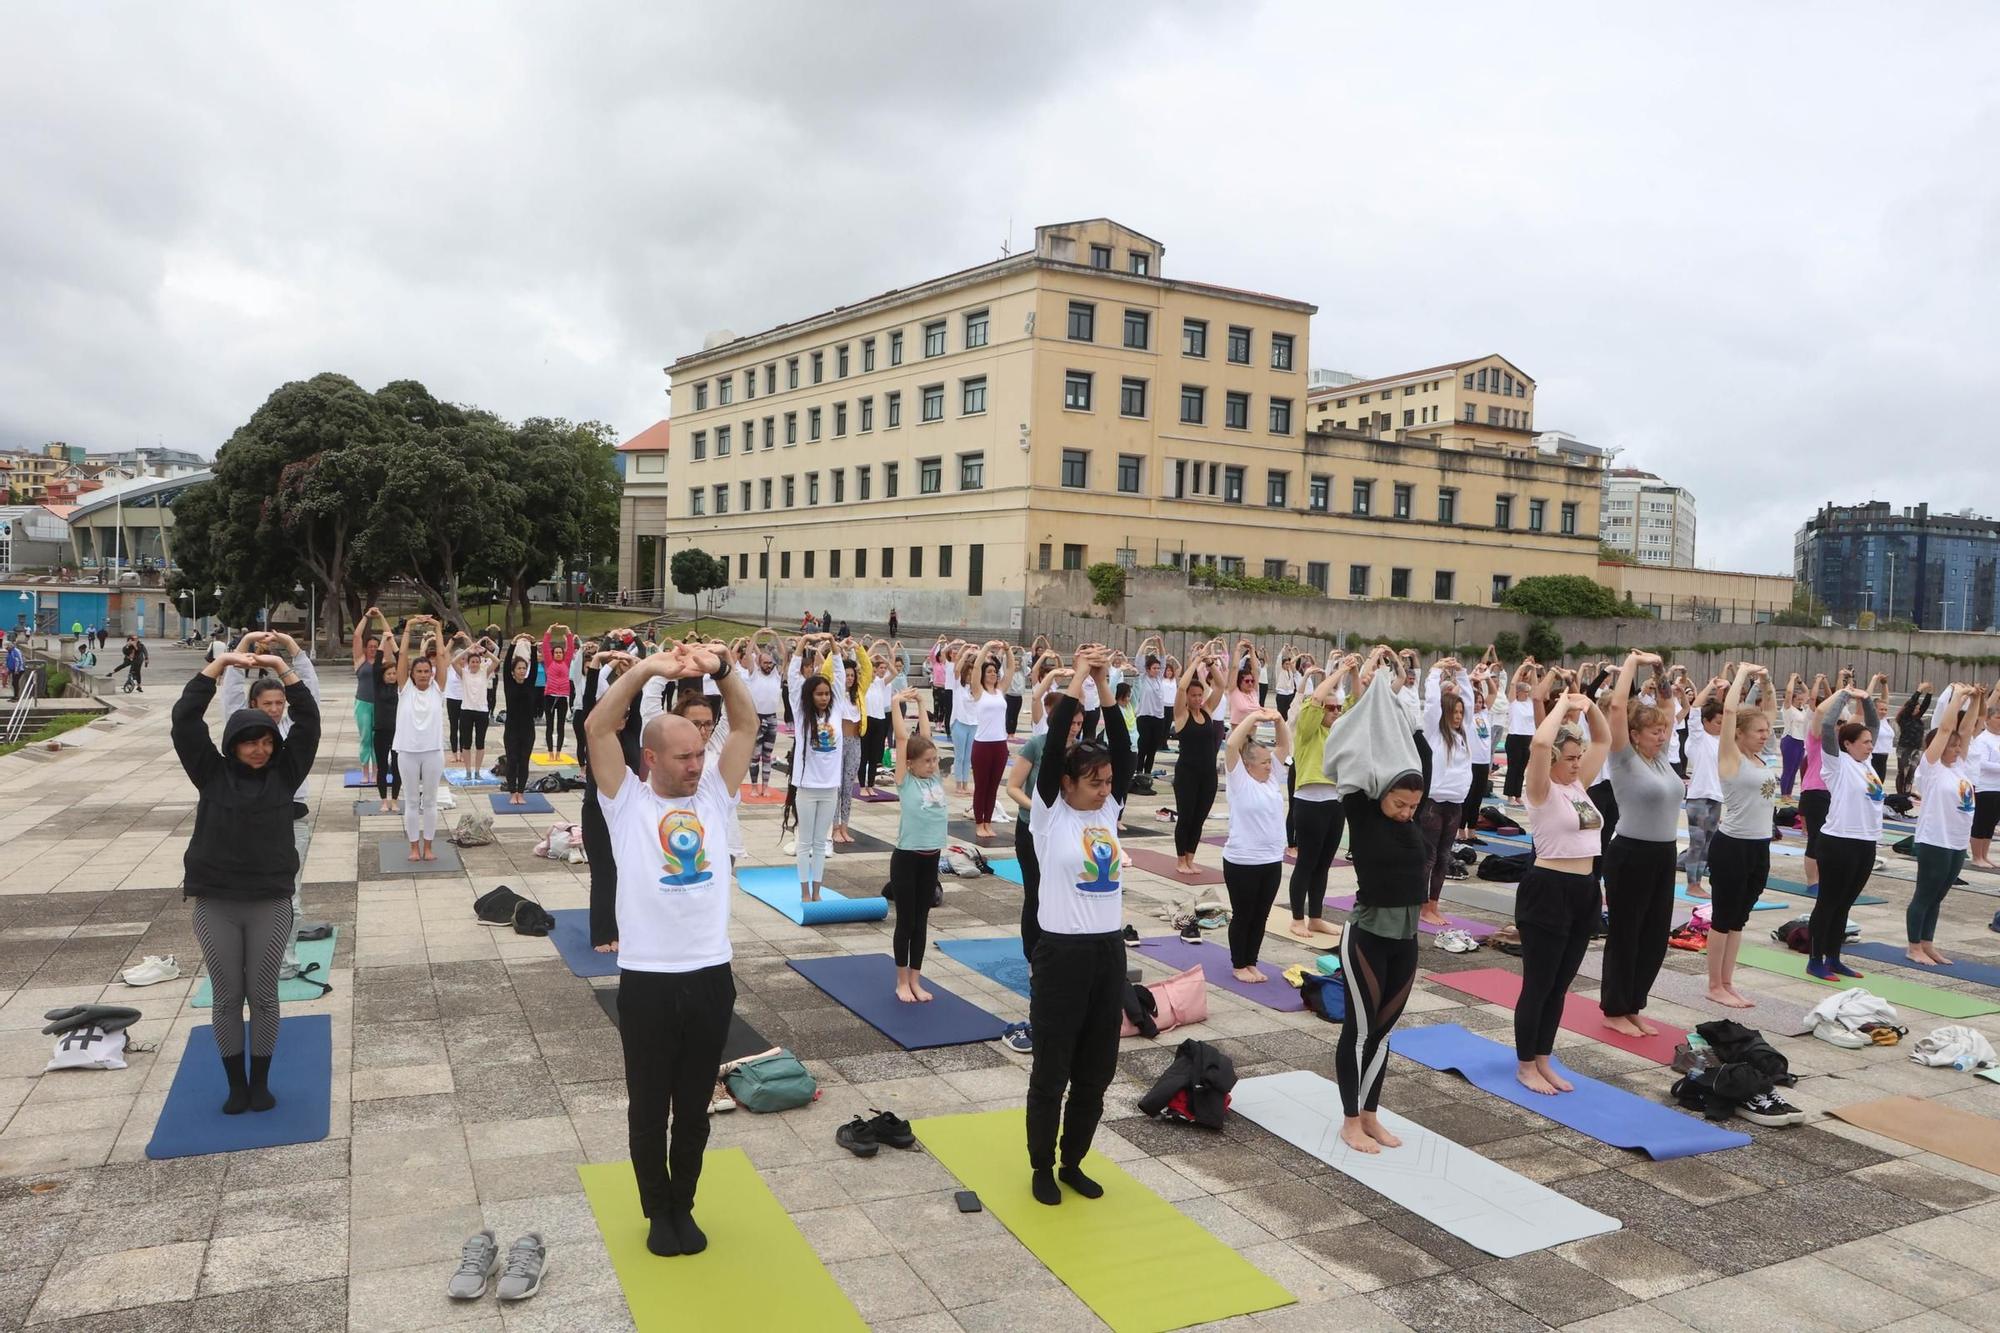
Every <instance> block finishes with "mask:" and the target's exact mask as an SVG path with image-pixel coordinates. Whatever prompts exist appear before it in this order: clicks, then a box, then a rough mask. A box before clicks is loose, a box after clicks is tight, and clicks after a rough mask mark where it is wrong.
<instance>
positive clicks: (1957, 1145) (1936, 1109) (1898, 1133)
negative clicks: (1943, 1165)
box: [1827, 1097, 2000, 1176]
mask: <svg viewBox="0 0 2000 1333" xmlns="http://www.w3.org/2000/svg"><path fill="white" fill-rule="evenodd" d="M1827 1114H1828V1115H1832V1116H1838V1117H1839V1118H1840V1119H1842V1120H1845V1121H1846V1122H1847V1123H1848V1124H1850V1125H1854V1126H1857V1127H1858V1128H1861V1129H1865V1130H1867V1131H1868V1132H1869V1133H1871V1134H1880V1135H1883V1136H1884V1137H1886V1138H1891V1139H1894V1140H1896V1141H1897V1142H1898V1143H1907V1144H1909V1145H1910V1146H1911V1147H1912V1148H1922V1149H1923V1150H1924V1151H1925V1152H1934V1153H1936V1154H1937V1155H1938V1156H1940V1157H1949V1158H1951V1160H1952V1161H1954V1162H1962V1163H1964V1164H1965V1165H1966V1166H1970V1167H1975V1168H1977V1169H1978V1170H1981V1171H1984V1172H1986V1173H1987V1174H1988V1175H1995V1176H2000V1120H1995V1119H1994V1118H1993V1117H1991V1116H1984V1115H1978V1114H1976V1113H1974V1112H1972V1111H1961V1110H1959V1109H1958V1108H1957V1107H1954V1106H1940V1105H1938V1104H1937V1103H1936V1102H1934V1101H1931V1100H1929V1099H1928V1098H1925V1097H1883V1098H1880V1099H1878V1100H1876V1101H1872V1102H1853V1103H1850V1104H1849V1105H1846V1106H1838V1107H1834V1108H1832V1109H1830V1110H1829V1111H1828V1112H1827Z"/></svg>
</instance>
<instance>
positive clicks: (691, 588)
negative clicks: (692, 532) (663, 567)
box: [667, 546, 729, 614]
mask: <svg viewBox="0 0 2000 1333" xmlns="http://www.w3.org/2000/svg"><path fill="white" fill-rule="evenodd" d="M667 573H668V576H669V577H670V578H672V579H673V581H674V588H675V589H676V590H677V591H678V592H679V593H680V594H681V595H682V596H683V597H692V598H694V599H695V612H696V614H700V611H701V595H702V594H703V593H705V592H708V591H710V590H712V589H715V588H723V587H727V586H728V585H729V566H728V565H727V564H725V563H724V562H723V561H721V560H719V559H717V558H716V557H714V556H712V555H710V554H709V553H708V552H706V551H704V550H702V549H701V548H700V547H699V546H690V547H688V548H687V549H686V550H684V551H675V552H674V558H673V561H672V563H671V564H670V565H669V566H668V569H667Z"/></svg>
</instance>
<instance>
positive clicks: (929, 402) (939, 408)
mask: <svg viewBox="0 0 2000 1333" xmlns="http://www.w3.org/2000/svg"><path fill="white" fill-rule="evenodd" d="M920 392H922V394H923V396H924V397H923V420H925V421H943V420H944V385H942V384H926V385H925V386H924V387H923V389H922V390H921V391H920Z"/></svg>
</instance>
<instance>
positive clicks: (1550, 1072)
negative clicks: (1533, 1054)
mask: <svg viewBox="0 0 2000 1333" xmlns="http://www.w3.org/2000/svg"><path fill="white" fill-rule="evenodd" d="M1535 1068H1536V1069H1538V1070H1540V1071H1541V1075H1542V1077H1543V1078H1544V1079H1545V1080H1547V1082H1548V1085H1549V1086H1550V1087H1552V1088H1554V1089H1555V1090H1556V1091H1557V1092H1575V1091H1576V1084H1574V1083H1572V1082H1570V1081H1569V1080H1568V1079H1566V1078H1564V1077H1563V1076H1562V1075H1561V1074H1558V1073H1557V1072H1556V1070H1555V1066H1554V1065H1552V1064H1550V1063H1549V1057H1548V1056H1546V1055H1544V1056H1542V1057H1540V1058H1539V1059H1537V1060H1536V1061H1535Z"/></svg>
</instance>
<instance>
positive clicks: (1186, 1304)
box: [704, 983, 1293, 1333]
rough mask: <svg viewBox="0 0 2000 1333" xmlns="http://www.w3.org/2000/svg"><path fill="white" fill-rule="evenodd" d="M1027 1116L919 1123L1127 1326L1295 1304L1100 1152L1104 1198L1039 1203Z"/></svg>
mask: <svg viewBox="0 0 2000 1333" xmlns="http://www.w3.org/2000/svg"><path fill="white" fill-rule="evenodd" d="M1280 984H1283V983H1280ZM1023 1115H1024V1113H1023V1112H1021V1111H1018V1110H1012V1111H988V1112H985V1113H983V1114H975V1115H950V1116H938V1117H934V1118H928V1119H924V1120H919V1121H917V1122H916V1124H915V1126H914V1128H915V1129H916V1134H917V1138H918V1140H919V1141H920V1142H921V1143H922V1144H923V1146H924V1148H925V1149H926V1150H928V1151H929V1152H930V1154H931V1156H932V1157H935V1158H936V1159H937V1160H938V1162H939V1163H940V1164H942V1165H943V1167H944V1169H945V1170H947V1171H949V1172H951V1173H952V1175H954V1176H956V1177H958V1180H959V1183H960V1184H961V1185H964V1186H965V1187H966V1188H967V1189H969V1190H971V1191H973V1192H974V1193H975V1194H977V1195H978V1196H979V1201H980V1202H981V1203H982V1204H984V1205H985V1207H986V1211H988V1212H990V1213H992V1214H993V1216H994V1217H996V1218H998V1219H999V1221H1000V1225H1002V1226H1004V1227H1006V1228H1007V1230H1009V1231H1011V1232H1012V1233H1014V1239H1016V1240H1018V1241H1020V1242H1021V1244H1023V1245H1025V1246H1026V1247H1027V1248H1028V1249H1029V1250H1030V1251H1031V1252H1032V1253H1033V1254H1034V1256H1035V1257H1036V1258H1037V1259H1039V1260H1041V1262H1042V1263H1043V1265H1045V1266H1046V1267H1047V1268H1048V1270H1049V1271H1050V1272H1051V1273H1054V1274H1055V1275H1056V1277H1057V1278H1058V1279H1060V1280H1061V1281H1062V1283H1063V1285H1065V1286H1067V1287H1068V1288H1069V1289H1070V1290H1071V1291H1072V1292H1074V1293H1075V1294H1076V1297H1077V1299H1079V1300H1081V1301H1082V1302H1083V1303H1084V1304H1085V1305H1088V1306H1089V1307H1090V1308H1091V1311H1092V1312H1093V1313H1094V1314H1096V1316H1097V1317H1098V1318H1099V1319H1102V1320H1103V1321H1104V1322H1105V1323H1106V1324H1108V1325H1110V1326H1111V1328H1113V1329H1114V1330H1116V1333H1164V1330H1167V1329H1176V1328H1186V1327H1188V1326H1189V1325H1192V1324H1205V1323H1208V1322H1210V1321H1212V1320H1218V1319H1229V1318H1232V1317H1234V1316H1236V1315H1245V1314H1253V1313H1255V1312H1257V1311H1259V1310H1275V1309H1277V1308H1278V1307H1280V1306H1284V1305H1290V1304H1292V1301H1293V1297H1292V1295H1291V1293H1290V1292H1288V1291H1286V1290H1285V1289H1284V1288H1283V1287H1281V1286H1279V1285H1278V1283H1277V1282H1276V1281H1274V1280H1272V1279H1271V1278H1269V1277H1266V1276H1265V1275H1264V1274H1263V1273H1262V1272H1260V1271H1258V1269H1257V1268H1256V1267H1255V1266H1253V1265H1252V1264H1251V1263H1250V1261H1249V1260H1247V1259H1245V1258H1244V1257H1243V1256H1242V1255H1241V1254H1238V1253H1237V1252H1236V1250H1235V1249H1234V1248H1232V1247H1231V1246H1228V1245H1225V1244H1223V1242H1221V1241H1219V1240H1217V1239H1216V1238H1215V1237H1214V1236H1212V1235H1210V1234H1209V1233H1208V1231H1207V1230H1206V1229H1204V1228H1203V1227H1202V1226H1201V1225H1200V1224H1199V1223H1197V1222H1195V1221H1193V1220H1192V1219H1190V1218H1188V1217H1186V1216H1184V1215H1183V1214H1182V1213H1181V1212H1180V1210H1179V1209H1177V1208H1175V1207H1174V1206H1173V1205H1172V1204H1170V1203H1168V1202H1167V1201H1166V1200H1165V1199H1162V1198H1161V1197H1160V1196H1159V1195H1157V1194H1155V1193H1153V1191H1151V1190H1150V1189H1147V1188H1146V1187H1145V1186H1144V1185H1142V1184H1140V1183H1139V1182H1138V1181H1136V1180H1134V1179H1133V1178H1132V1177H1131V1176H1129V1175H1127V1174H1126V1173H1125V1171H1124V1170H1123V1169H1122V1168H1121V1167H1119V1166H1118V1164H1117V1163H1115V1162H1112V1161H1110V1160H1108V1159H1106V1158H1104V1157H1102V1156H1100V1155H1099V1154H1097V1153H1095V1152H1092V1153H1090V1154H1089V1155H1088V1156H1086V1157H1085V1158H1084V1159H1083V1162H1082V1163H1081V1166H1082V1169H1083V1172H1084V1174H1085V1175H1087V1176H1089V1177H1090V1178H1091V1179H1093V1180H1095V1181H1096V1182H1097V1183H1098V1184H1100V1185H1102V1186H1103V1187H1104V1197H1103V1198H1101V1199H1094V1200H1088V1201H1086V1200H1084V1199H1080V1198H1077V1197H1075V1196H1074V1195H1071V1194H1070V1190H1069V1189H1068V1187H1067V1186H1064V1187H1062V1189H1063V1193H1064V1194H1065V1195H1070V1197H1068V1198H1065V1199H1064V1200H1063V1204H1062V1206H1061V1207H1059V1208H1050V1207H1047V1206H1045V1205H1043V1204H1039V1203H1036V1202H1035V1199H1034V1196H1033V1195H1031V1194H1030V1193H1029V1192H1028V1186H1029V1181H1030V1176H1029V1172H1028V1163H1027V1154H1026V1153H1025V1152H1023V1151H1022V1145H1023V1144H1024V1143H1025V1142H1026V1140H1027V1131H1026V1126H1025V1124H1024V1121H1023ZM704 1192H705V1191H704ZM767 1326H768V1325H767Z"/></svg>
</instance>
